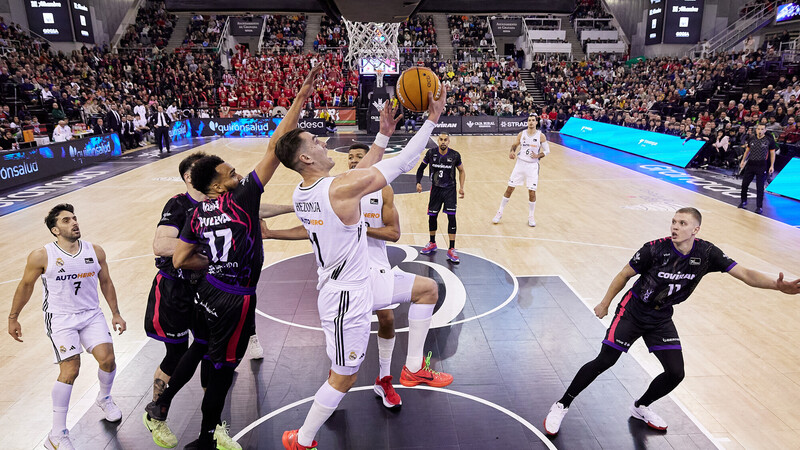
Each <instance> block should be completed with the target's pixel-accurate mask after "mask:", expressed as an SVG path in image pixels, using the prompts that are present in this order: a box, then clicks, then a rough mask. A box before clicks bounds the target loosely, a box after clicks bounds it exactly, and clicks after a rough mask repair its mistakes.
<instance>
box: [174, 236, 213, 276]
mask: <svg viewBox="0 0 800 450" xmlns="http://www.w3.org/2000/svg"><path fill="white" fill-rule="evenodd" d="M172 265H173V266H174V267H175V268H176V269H188V270H205V269H207V268H208V258H206V257H205V256H203V255H201V254H200V253H197V244H190V243H188V242H186V241H184V240H180V241H179V242H178V245H176V246H175V253H173V254H172Z"/></svg>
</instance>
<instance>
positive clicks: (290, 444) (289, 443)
mask: <svg viewBox="0 0 800 450" xmlns="http://www.w3.org/2000/svg"><path fill="white" fill-rule="evenodd" d="M298 431H299V430H290V431H284V432H283V438H282V439H281V441H282V442H283V447H284V448H286V449H287V450H317V441H314V442H312V443H311V447H306V446H304V445H300V444H298V443H297V432H298Z"/></svg>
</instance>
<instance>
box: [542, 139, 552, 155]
mask: <svg viewBox="0 0 800 450" xmlns="http://www.w3.org/2000/svg"><path fill="white" fill-rule="evenodd" d="M542 151H543V152H544V154H545V155H549V154H550V143H549V142H547V141H544V142H542Z"/></svg>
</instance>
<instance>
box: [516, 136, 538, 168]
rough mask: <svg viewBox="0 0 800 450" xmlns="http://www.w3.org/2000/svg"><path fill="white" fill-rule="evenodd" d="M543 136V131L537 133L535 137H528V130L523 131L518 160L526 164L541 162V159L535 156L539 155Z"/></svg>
mask: <svg viewBox="0 0 800 450" xmlns="http://www.w3.org/2000/svg"><path fill="white" fill-rule="evenodd" d="M541 135H542V132H541V131H536V133H534V135H533V136H528V130H523V131H522V132H521V133H520V136H521V137H520V140H519V141H520V149H519V153H517V159H519V160H520V161H525V162H539V158H536V157H535V156H536V155H538V154H539V146H540V145H541V142H540V141H539V140H540V139H541Z"/></svg>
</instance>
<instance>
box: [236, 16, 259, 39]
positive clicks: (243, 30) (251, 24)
mask: <svg viewBox="0 0 800 450" xmlns="http://www.w3.org/2000/svg"><path fill="white" fill-rule="evenodd" d="M262 21H263V19H262V18H261V16H255V17H247V18H245V17H231V19H230V30H231V36H260V35H261V22H262Z"/></svg>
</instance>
